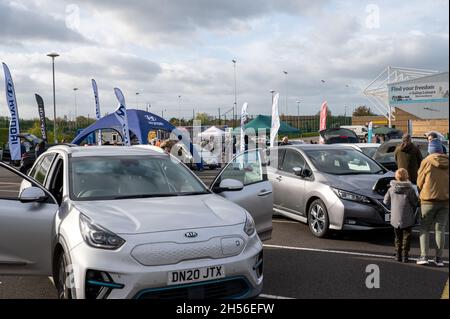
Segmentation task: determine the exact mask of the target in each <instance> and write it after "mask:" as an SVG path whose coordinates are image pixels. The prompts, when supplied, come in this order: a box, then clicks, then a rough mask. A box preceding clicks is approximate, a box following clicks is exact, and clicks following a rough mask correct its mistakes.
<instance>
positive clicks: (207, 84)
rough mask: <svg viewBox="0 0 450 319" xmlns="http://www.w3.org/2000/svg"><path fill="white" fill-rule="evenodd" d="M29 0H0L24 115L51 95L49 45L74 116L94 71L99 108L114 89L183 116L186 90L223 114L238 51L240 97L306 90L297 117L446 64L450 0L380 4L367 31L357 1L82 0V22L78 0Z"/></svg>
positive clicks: (253, 102)
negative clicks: (75, 19)
mask: <svg viewBox="0 0 450 319" xmlns="http://www.w3.org/2000/svg"><path fill="white" fill-rule="evenodd" d="M30 1H31V0H30ZM30 1H22V0H15V1H14V2H6V1H5V0H0V8H1V9H2V11H1V12H0V16H2V18H3V17H4V13H3V9H4V8H5V10H9V11H8V12H9V13H10V15H8V18H7V19H8V20H6V21H9V22H10V24H11V25H10V26H8V27H7V28H8V29H6V28H3V29H0V38H1V39H2V40H3V43H4V44H5V43H6V44H5V46H2V47H1V48H0V55H1V57H2V60H3V61H5V62H7V63H8V64H9V66H10V68H11V71H12V73H13V76H14V80H15V83H16V88H17V92H18V99H19V107H20V108H21V116H25V117H32V116H37V110H36V107H35V102H34V93H35V92H39V93H41V94H42V95H43V97H44V99H45V100H46V102H47V104H48V105H50V104H51V100H52V94H51V84H52V81H51V67H50V60H49V58H48V57H46V56H45V55H46V53H48V52H50V51H53V50H55V51H57V52H58V53H60V54H61V56H60V57H59V58H57V60H56V76H57V108H58V114H60V113H61V114H64V113H66V114H69V113H70V112H71V113H72V114H73V113H74V92H73V88H74V87H78V88H79V90H78V91H77V101H78V114H85V115H87V114H88V113H90V114H94V113H93V108H94V103H93V96H92V89H91V87H90V79H91V78H92V77H94V78H96V79H97V82H98V84H99V88H100V100H101V104H102V108H103V111H104V112H106V111H108V112H111V111H112V110H113V109H114V108H115V106H116V104H117V101H116V100H115V98H114V95H113V92H112V89H113V87H114V86H119V87H121V88H122V90H123V91H124V93H125V96H126V98H127V101H128V103H129V105H130V107H136V105H137V104H139V105H140V107H141V108H143V107H144V105H145V104H146V103H150V104H151V105H152V108H151V109H152V110H153V111H154V112H156V113H160V111H161V110H163V109H167V111H166V112H165V114H167V115H169V116H178V112H179V110H178V108H179V104H178V103H179V100H178V95H181V96H182V99H181V109H182V110H181V113H182V116H185V117H189V116H190V115H191V114H192V109H193V108H195V110H196V111H202V112H209V113H213V114H217V113H218V108H219V107H220V108H221V111H222V112H223V111H224V110H227V109H229V108H231V107H232V106H233V102H234V72H233V71H234V70H233V64H232V63H231V59H237V93H238V106H240V105H242V103H243V102H244V101H247V102H249V112H250V113H253V114H258V113H266V114H267V113H269V110H270V102H271V96H270V93H269V91H270V90H271V89H274V90H276V91H278V92H280V94H281V98H280V105H281V106H282V108H281V111H282V112H285V111H286V106H285V101H286V100H285V95H286V93H287V95H288V98H287V102H288V112H290V113H291V114H293V113H296V112H297V104H296V101H297V99H299V98H300V99H301V101H302V103H301V106H300V113H302V114H315V113H317V111H318V108H319V107H320V104H321V102H322V101H323V99H327V100H328V102H329V105H330V107H331V109H332V110H333V112H336V113H341V114H343V113H344V106H347V107H348V112H350V110H351V108H353V107H355V106H357V105H358V104H367V103H368V102H367V100H366V99H365V97H364V96H363V95H362V91H363V89H364V87H365V86H366V85H367V84H368V83H369V82H370V81H371V80H372V79H373V78H375V77H376V76H377V75H378V74H379V73H380V72H381V71H382V70H383V69H384V68H385V67H387V66H388V65H391V66H400V67H417V68H425V69H427V68H429V69H436V70H445V69H448V57H449V53H448V51H449V50H448V49H449V45H448V15H447V14H446V12H448V1H435V2H434V5H429V6H426V7H424V8H423V10H420V12H419V11H417V10H415V9H414V8H416V7H418V6H419V4H420V3H421V2H420V1H418V0H413V1H412V3H410V2H403V3H402V2H396V3H392V2H390V1H386V0H380V1H377V4H378V5H379V7H380V15H381V16H380V27H379V28H375V29H371V28H368V27H367V25H366V24H365V20H366V15H367V12H366V11H365V3H362V2H359V1H351V2H339V1H331V0H330V1H298V0H284V1H274V0H248V1H245V2H243V1H236V0H230V1H206V0H197V1H194V0H193V1H185V0H180V1H175V0H173V1H172V0H171V1H162V0H154V1H137V0H128V1H119V0H112V1H108V2H106V1H93V0H78V1H76V5H77V7H76V8H75V9H76V10H78V13H79V19H80V20H79V25H78V28H75V30H76V31H74V30H71V29H68V28H66V27H65V24H64V20H65V16H66V15H67V13H68V11H69V13H70V10H67V8H68V7H67V5H69V4H72V1H70V0H65V1H52V0H34V1H31V2H30ZM38 7H39V10H36V8H38ZM5 12H6V11H5ZM43 12H45V13H43ZM398 12H402V13H403V14H402V15H398ZM25 20H26V21H25ZM42 20H45V21H42ZM430 21H432V22H433V23H430ZM57 26H58V27H57ZM33 29H35V30H33ZM5 30H7V31H5ZM86 39H88V40H86ZM283 70H287V71H288V72H289V75H288V77H287V79H286V76H285V75H284V74H283V73H282V71H283ZM321 79H325V80H326V83H325V84H324V83H322V82H321ZM347 85H348V87H347ZM2 90H3V88H2V87H1V86H0V98H1V96H4V93H3V91H2ZM136 92H140V94H139V96H136V95H135V93H136ZM1 101H2V100H1V99H0V102H1ZM4 110H6V109H4V108H2V107H1V105H0V112H2V113H3V111H4Z"/></svg>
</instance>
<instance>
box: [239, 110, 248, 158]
mask: <svg viewBox="0 0 450 319" xmlns="http://www.w3.org/2000/svg"><path fill="white" fill-rule="evenodd" d="M247 107H248V103H247V102H245V103H244V105H242V110H241V143H240V144H241V145H240V151H241V152H244V151H245V129H244V125H245V122H246V121H247V116H248V113H247Z"/></svg>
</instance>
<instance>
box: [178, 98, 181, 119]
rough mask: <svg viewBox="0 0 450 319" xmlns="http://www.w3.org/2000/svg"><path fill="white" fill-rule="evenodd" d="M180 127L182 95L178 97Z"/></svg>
mask: <svg viewBox="0 0 450 319" xmlns="http://www.w3.org/2000/svg"><path fill="white" fill-rule="evenodd" d="M178 126H181V95H178Z"/></svg>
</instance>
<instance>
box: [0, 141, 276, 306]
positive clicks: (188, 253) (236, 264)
mask: <svg viewBox="0 0 450 319" xmlns="http://www.w3.org/2000/svg"><path fill="white" fill-rule="evenodd" d="M29 175H30V176H25V175H23V174H21V173H20V172H18V171H16V170H15V169H13V168H11V167H9V166H7V165H5V164H3V163H0V274H7V275H43V276H52V277H53V281H54V283H55V286H56V288H57V291H58V295H59V297H60V298H92V299H102V298H248V297H254V296H257V295H258V294H259V293H260V292H261V289H262V284H263V253H262V243H261V239H263V240H264V239H268V238H270V236H271V231H272V201H273V199H272V188H271V185H270V182H269V181H268V180H267V175H266V173H265V165H264V163H262V161H261V156H260V153H259V151H249V152H246V153H243V154H241V155H239V156H237V157H236V158H235V159H234V160H233V161H232V162H231V163H230V164H228V165H227V166H226V167H225V168H224V169H223V170H222V172H221V173H220V175H219V176H218V177H217V178H216V180H215V181H214V183H213V185H212V186H211V188H208V187H206V186H205V185H204V184H203V183H202V182H201V180H200V179H198V178H197V177H196V176H195V175H194V174H193V173H192V172H191V171H190V170H189V169H187V168H186V166H185V165H184V164H183V163H181V162H179V161H178V160H177V159H175V158H173V157H172V156H170V155H168V154H165V153H163V152H158V151H156V150H152V149H145V148H142V147H114V146H100V147H97V146H93V147H70V146H56V147H53V148H51V149H50V150H48V151H47V152H45V153H44V154H42V155H41V156H40V157H39V158H38V159H37V161H36V163H35V164H34V166H33V168H32V169H31V171H30V173H29ZM233 202H234V203H233ZM255 222H256V224H255ZM260 238H261V239H260Z"/></svg>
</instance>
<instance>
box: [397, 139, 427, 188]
mask: <svg viewBox="0 0 450 319" xmlns="http://www.w3.org/2000/svg"><path fill="white" fill-rule="evenodd" d="M394 156H395V161H396V162H397V168H404V169H406V170H407V171H408V175H409V180H410V181H411V182H412V183H414V184H416V183H417V171H418V170H419V167H420V163H421V162H422V159H423V158H422V154H421V153H420V150H419V148H418V147H417V146H416V145H414V143H413V142H412V141H411V136H410V135H409V134H405V135H403V138H402V144H400V145H399V146H397V148H396V149H395V151H394Z"/></svg>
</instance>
